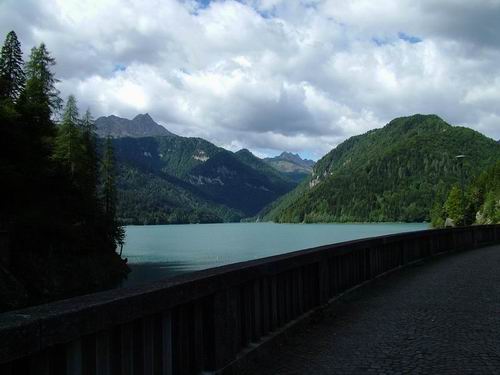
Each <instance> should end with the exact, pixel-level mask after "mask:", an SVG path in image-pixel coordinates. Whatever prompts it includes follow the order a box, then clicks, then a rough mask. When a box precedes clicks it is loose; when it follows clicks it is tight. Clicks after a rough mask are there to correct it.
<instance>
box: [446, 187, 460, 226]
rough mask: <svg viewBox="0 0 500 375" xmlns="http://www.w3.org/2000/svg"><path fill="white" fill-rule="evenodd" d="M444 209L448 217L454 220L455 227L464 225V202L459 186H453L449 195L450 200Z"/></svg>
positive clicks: (447, 200)
mask: <svg viewBox="0 0 500 375" xmlns="http://www.w3.org/2000/svg"><path fill="white" fill-rule="evenodd" d="M444 209H445V211H446V214H447V216H448V217H449V218H450V219H451V220H453V223H454V224H455V225H463V224H464V218H465V212H464V204H463V200H462V191H461V189H460V188H459V187H458V186H456V185H455V186H453V188H452V189H451V191H450V194H449V195H448V199H446V202H445V203H444Z"/></svg>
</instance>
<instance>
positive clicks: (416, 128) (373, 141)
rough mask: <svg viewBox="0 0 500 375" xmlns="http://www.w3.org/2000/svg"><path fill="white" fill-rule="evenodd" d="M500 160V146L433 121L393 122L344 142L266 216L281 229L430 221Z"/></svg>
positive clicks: (408, 119) (435, 118)
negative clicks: (440, 203)
mask: <svg viewBox="0 0 500 375" xmlns="http://www.w3.org/2000/svg"><path fill="white" fill-rule="evenodd" d="M459 154H465V155H467V157H466V159H465V162H464V169H463V171H464V179H465V181H466V182H467V181H469V180H471V178H473V177H474V176H475V175H477V174H478V173H479V172H480V171H482V170H483V169H484V168H486V167H487V166H489V165H492V164H493V163H494V162H495V161H496V160H498V159H500V145H499V144H498V143H497V142H495V141H494V140H492V139H490V138H488V137H486V136H484V135H482V134H480V133H478V132H476V131H474V130H471V129H469V128H464V127H455V126H451V125H449V124H447V123H446V122H445V121H443V120H442V119H441V118H439V117H438V116H435V115H414V116H410V117H402V118H398V119H395V120H393V121H391V122H390V123H389V124H387V125H386V126H385V127H384V128H382V129H376V130H372V131H369V132H368V133H366V134H363V135H359V136H355V137H352V138H350V139H348V140H347V141H345V142H343V143H342V144H340V145H339V146H337V147H336V148H335V149H333V150H332V151H331V152H329V153H328V154H327V155H325V156H324V157H323V158H322V159H321V160H319V161H318V163H317V164H316V166H315V167H314V170H313V173H312V176H311V178H310V180H309V181H306V182H305V183H303V184H301V185H300V186H299V187H297V188H296V190H294V191H292V192H291V193H289V194H288V195H287V196H285V197H283V198H281V199H280V201H279V202H277V203H275V204H274V205H273V206H271V207H268V208H267V209H266V212H264V218H265V219H267V220H274V221H277V222H331V221H341V222H345V221H358V222H359V221H374V222H381V221H408V222H410V221H427V220H429V218H430V210H431V207H432V204H433V202H434V201H435V198H436V196H438V195H444V194H446V193H447V191H448V190H449V189H450V187H451V186H452V185H453V184H456V183H457V182H459V181H460V164H459V162H458V161H457V159H456V156H457V155H459Z"/></svg>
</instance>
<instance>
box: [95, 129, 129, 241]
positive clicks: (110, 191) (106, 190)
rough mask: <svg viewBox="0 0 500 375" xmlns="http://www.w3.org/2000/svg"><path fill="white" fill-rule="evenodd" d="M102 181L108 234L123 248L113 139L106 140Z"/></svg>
mask: <svg viewBox="0 0 500 375" xmlns="http://www.w3.org/2000/svg"><path fill="white" fill-rule="evenodd" d="M101 175H102V179H103V189H102V194H103V205H104V215H105V218H106V226H107V232H108V233H109V234H110V236H111V238H110V239H111V241H112V242H114V244H115V245H119V246H120V247H121V246H123V243H124V238H125V232H124V230H123V227H122V226H121V225H120V224H119V223H118V220H117V219H116V203H117V191H116V170H115V157H114V150H113V143H112V142H111V137H109V136H108V137H107V138H106V144H105V148H104V156H103V159H102V172H101Z"/></svg>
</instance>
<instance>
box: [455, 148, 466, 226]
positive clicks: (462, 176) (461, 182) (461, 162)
mask: <svg viewBox="0 0 500 375" xmlns="http://www.w3.org/2000/svg"><path fill="white" fill-rule="evenodd" d="M455 158H456V159H457V160H458V161H459V163H460V193H461V197H460V198H461V200H462V214H463V219H462V225H465V192H464V189H465V187H464V159H465V155H457V156H455Z"/></svg>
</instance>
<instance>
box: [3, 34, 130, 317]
mask: <svg viewBox="0 0 500 375" xmlns="http://www.w3.org/2000/svg"><path fill="white" fill-rule="evenodd" d="M54 65H55V60H54V58H53V57H52V56H51V54H50V52H49V51H48V49H47V48H46V46H45V44H43V43H42V44H40V45H39V46H36V47H33V48H32V49H31V53H30V55H29V58H28V60H27V61H26V63H24V61H23V56H22V50H21V45H20V42H19V40H18V39H17V36H16V34H15V32H14V31H11V32H10V33H9V34H8V35H7V37H6V40H5V43H4V45H3V47H2V51H1V56H0V153H1V155H0V175H1V176H2V180H1V184H0V186H1V190H2V191H1V196H2V197H3V199H2V204H1V206H0V235H1V236H2V237H3V239H5V238H7V239H8V246H5V245H4V247H2V248H1V249H0V251H1V252H2V261H0V295H1V298H0V301H1V302H0V310H5V309H9V308H14V307H19V306H22V305H26V304H33V303H39V302H43V301H47V300H51V299H57V298H61V297H66V296H69V295H74V294H78V293H84V292H88V291H91V290H95V289H98V288H101V287H103V286H105V284H108V283H113V282H116V281H117V280H119V279H121V278H122V277H123V276H124V275H125V274H126V272H127V271H128V268H127V266H126V264H125V263H124V262H123V261H122V260H121V259H120V257H119V255H117V254H116V249H117V247H119V246H120V245H121V244H122V243H123V236H124V232H123V229H122V227H121V226H120V224H119V223H118V221H117V220H116V199H117V191H116V185H115V178H116V177H115V173H116V172H115V167H114V158H113V150H112V144H111V141H110V140H108V141H107V142H106V145H105V146H104V147H103V153H102V155H98V153H97V140H96V135H95V127H94V122H93V120H92V116H91V114H90V112H89V111H87V112H85V114H84V115H83V116H80V114H79V111H78V107H77V102H76V99H75V98H74V97H73V96H70V97H69V98H68V99H67V101H66V103H65V105H63V101H62V99H61V98H60V95H59V92H58V90H57V89H56V83H57V79H56V77H55V75H54V70H53V69H54ZM4 242H5V241H4Z"/></svg>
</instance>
